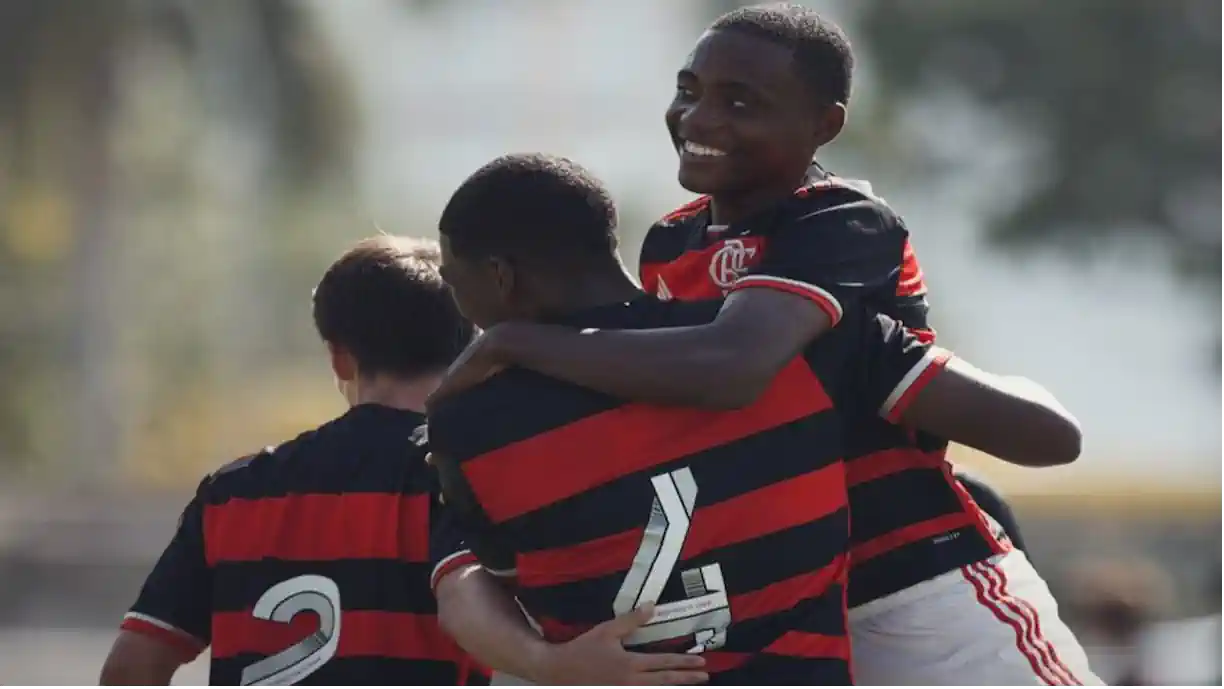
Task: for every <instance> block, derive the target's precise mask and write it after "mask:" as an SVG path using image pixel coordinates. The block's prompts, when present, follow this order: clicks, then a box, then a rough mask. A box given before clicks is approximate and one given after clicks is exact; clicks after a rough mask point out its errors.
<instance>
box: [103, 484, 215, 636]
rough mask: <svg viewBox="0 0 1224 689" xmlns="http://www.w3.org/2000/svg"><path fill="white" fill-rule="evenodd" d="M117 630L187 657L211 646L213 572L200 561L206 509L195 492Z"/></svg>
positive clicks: (202, 557) (203, 559) (202, 550)
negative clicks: (154, 641) (150, 639)
mask: <svg viewBox="0 0 1224 689" xmlns="http://www.w3.org/2000/svg"><path fill="white" fill-rule="evenodd" d="M120 628H122V629H125V630H127V631H132V632H137V633H140V634H145V635H147V636H151V637H153V638H156V639H159V640H161V641H163V642H165V643H167V644H169V645H171V646H174V647H176V648H178V649H180V650H182V651H183V653H184V654H185V655H186V656H188V657H189V658H194V657H196V656H197V655H199V653H200V651H202V650H204V649H205V648H206V647H207V646H208V644H209V643H210V641H211V637H212V571H211V569H210V568H209V567H208V564H207V562H206V561H205V558H204V507H203V504H202V501H201V498H200V493H199V492H198V491H197V494H196V497H194V498H192V500H191V502H189V503H187V507H186V509H184V510H183V513H182V516H180V517H179V523H178V528H177V529H176V531H175V533H174V537H173V538H172V539H171V540H170V545H168V546H166V549H165V551H164V552H162V555H161V557H160V558H159V559H158V561H157V564H156V565H154V567H153V571H152V572H150V573H149V576H148V578H147V579H145V582H144V586H142V587H141V589H140V594H139V596H137V598H136V603H135V604H134V605H133V606H132V608H131V609H130V610H129V611H128V613H127V614H126V615H125V616H124V618H123V623H122V624H121V625H120Z"/></svg>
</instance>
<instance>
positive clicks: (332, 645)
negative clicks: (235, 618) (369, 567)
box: [242, 574, 340, 687]
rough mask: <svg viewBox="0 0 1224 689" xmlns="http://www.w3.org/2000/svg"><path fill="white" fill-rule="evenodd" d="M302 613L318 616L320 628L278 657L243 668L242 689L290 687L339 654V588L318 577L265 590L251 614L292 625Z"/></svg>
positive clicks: (304, 578) (297, 580) (310, 577)
mask: <svg viewBox="0 0 1224 689" xmlns="http://www.w3.org/2000/svg"><path fill="white" fill-rule="evenodd" d="M300 612H313V613H315V614H316V615H318V616H319V629H318V630H317V631H316V632H314V633H313V634H311V635H310V636H308V637H306V638H305V639H302V640H301V641H299V642H297V643H296V644H294V645H292V646H290V647H289V648H286V649H285V650H283V651H281V652H280V653H277V654H276V655H272V656H268V657H267V658H264V659H263V660H260V661H258V662H256V663H252V664H250V665H248V666H246V667H245V668H243V669H242V686H244V687H245V686H265V687H266V686H288V685H290V684H294V683H297V682H300V681H301V680H303V679H305V678H307V677H309V676H310V675H311V674H313V673H314V672H315V671H316V670H318V669H319V668H320V667H322V666H323V664H324V663H326V662H327V661H329V660H331V659H332V657H333V656H335V655H336V647H337V646H339V645H340V588H339V587H338V586H336V582H334V581H332V580H331V579H328V578H327V577H321V576H318V575H316V574H304V575H302V576H300V577H294V578H292V579H289V580H287V581H282V582H281V583H279V584H277V585H276V586H273V587H272V588H270V589H268V590H267V591H264V594H263V595H262V596H260V597H259V601H257V602H256V603H255V609H254V610H252V611H251V614H252V615H254V616H255V617H257V618H259V619H261V620H268V621H269V622H281V623H284V624H289V622H290V621H291V620H292V619H293V618H294V616H295V615H297V614H298V613H300Z"/></svg>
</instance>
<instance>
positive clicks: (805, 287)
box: [732, 188, 909, 325]
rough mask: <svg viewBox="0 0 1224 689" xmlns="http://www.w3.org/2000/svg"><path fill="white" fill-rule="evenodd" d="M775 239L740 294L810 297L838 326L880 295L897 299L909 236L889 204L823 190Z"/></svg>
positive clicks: (849, 192) (737, 285)
mask: <svg viewBox="0 0 1224 689" xmlns="http://www.w3.org/2000/svg"><path fill="white" fill-rule="evenodd" d="M767 236H768V238H769V239H768V243H767V245H766V250H765V256H764V257H763V258H762V260H761V262H760V263H759V264H758V265H757V267H756V268H755V269H754V270H752V271H750V272H748V273H746V274H745V275H743V276H742V277H740V278H739V279H738V280H736V281H735V284H734V285H733V286H732V291H736V290H741V289H747V288H750V287H758V288H760V287H763V288H769V289H776V290H780V291H783V292H789V293H791V294H795V295H798V296H801V297H805V298H807V299H810V300H811V301H812V302H814V303H815V304H816V305H817V306H818V307H820V309H821V310H823V311H824V312H825V313H826V314H827V315H828V316H829V318H830V320H832V321H833V324H834V325H836V324H837V323H838V322H839V321H840V320H841V319H842V315H843V314H844V313H846V312H847V311H849V310H850V309H852V308H857V306H858V305H859V304H860V303H862V301H863V300H866V299H869V298H871V297H873V296H876V295H880V294H882V293H883V294H885V295H886V296H888V297H892V295H895V294H896V291H897V283H898V280H899V277H900V275H901V265H902V261H903V255H904V252H905V247H906V246H907V244H908V236H909V233H908V232H907V231H906V229H905V226H904V224H903V223H902V222H901V219H900V218H899V217H897V215H896V214H894V213H893V212H892V210H891V209H889V208H888V206H887V205H886V204H884V203H883V202H882V201H879V200H878V199H873V198H871V197H866V196H864V195H862V194H861V193H860V192H857V191H854V190H851V189H845V188H834V189H831V190H823V191H815V192H813V197H812V199H811V203H809V204H805V206H804V207H803V209H802V211H801V212H800V213H799V214H798V216H797V217H795V218H794V219H791V220H786V221H783V222H782V224H781V225H780V226H779V227H778V228H777V229H776V230H775V231H773V232H772V233H771V234H769V235H767Z"/></svg>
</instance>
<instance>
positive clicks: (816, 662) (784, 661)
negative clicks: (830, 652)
mask: <svg viewBox="0 0 1224 689" xmlns="http://www.w3.org/2000/svg"><path fill="white" fill-rule="evenodd" d="M850 685H851V682H850V663H847V662H846V661H844V660H837V659H834V658H791V657H787V656H775V655H767V654H761V655H759V656H757V657H756V658H753V659H752V660H751V661H750V662H748V663H747V664H745V665H743V666H742V667H738V668H736V669H734V670H728V671H726V672H720V673H717V674H715V675H713V676H711V677H710V686H715V687H720V686H721V687H783V686H799V687H820V686H831V687H848V686H850Z"/></svg>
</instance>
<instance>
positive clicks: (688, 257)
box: [641, 236, 765, 300]
mask: <svg viewBox="0 0 1224 689" xmlns="http://www.w3.org/2000/svg"><path fill="white" fill-rule="evenodd" d="M727 241H728V240H725V239H724V240H720V241H716V242H713V243H712V244H710V245H709V246H706V247H702V248H700V249H693V250H689V251H686V252H684V253H683V254H681V255H680V256H678V257H676V258H675V259H673V260H671V261H668V262H666V263H646V264H643V265H642V267H641V272H642V274H643V275H644V276H649V279H650V281H651V282H652V283H653V284H655V288H654V289H652V290H651V292H652V293H655V292H657V291H658V287H657V282H658V280H660V279H662V280H663V281H664V282H666V283H667V289H668V290H669V291H670V292H671V295H672V296H673V297H675V298H677V299H687V300H693V299H721V298H722V297H723V296H725V295H726V293H725V292H724V291H723V287H721V286H719V285H718V284H716V283H715V282H714V278H713V276H712V275H711V267H712V266H713V265H714V260H715V257H716V256H718V252H719V251H721V250H722V249H723V247H725V246H726V243H727ZM735 241H737V242H741V243H743V245H744V255H743V264H742V266H740V267H742V268H743V270H744V271H747V270H750V269H752V267H753V266H755V265H756V264H757V263H760V261H761V257H762V256H764V254H765V237H753V236H749V237H735ZM730 277H731V278H732V279H735V278H737V277H739V276H738V275H731V276H730ZM644 281H645V279H644Z"/></svg>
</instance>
